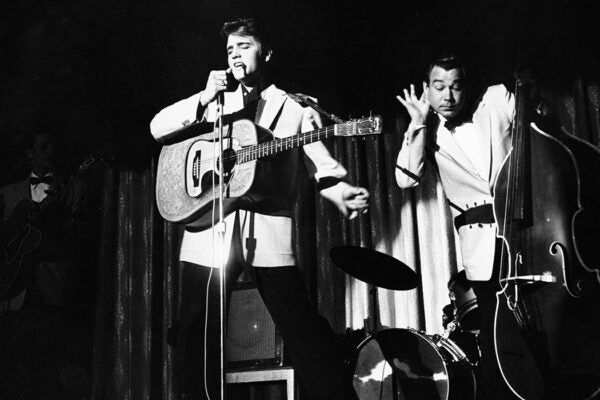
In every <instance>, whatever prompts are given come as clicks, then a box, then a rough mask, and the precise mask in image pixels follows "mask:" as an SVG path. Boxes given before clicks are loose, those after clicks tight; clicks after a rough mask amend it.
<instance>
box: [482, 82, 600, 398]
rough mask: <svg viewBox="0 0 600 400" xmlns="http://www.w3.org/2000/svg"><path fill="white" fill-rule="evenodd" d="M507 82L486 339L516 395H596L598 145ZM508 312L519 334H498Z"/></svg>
mask: <svg viewBox="0 0 600 400" xmlns="http://www.w3.org/2000/svg"><path fill="white" fill-rule="evenodd" d="M530 89H531V88H530V87H529V86H528V85H525V84H521V83H519V82H517V86H516V91H515V103H516V104H515V108H516V110H515V112H516V114H515V121H514V123H513V130H512V149H511V151H510V152H509V153H508V155H507V157H506V159H505V160H504V163H503V165H502V168H501V170H500V172H499V174H498V177H497V181H496V185H495V187H494V214H495V218H496V221H497V223H498V236H499V239H500V243H501V248H500V250H499V251H500V253H499V254H497V257H498V258H499V265H500V277H499V280H500V282H499V283H500V290H499V291H498V292H497V293H496V297H497V307H496V315H495V317H496V320H495V326H494V344H495V350H496V358H497V361H498V366H499V368H500V372H501V374H502V376H503V378H504V380H505V382H506V383H507V385H508V387H509V388H510V389H511V391H512V392H513V393H514V394H515V395H516V396H517V397H518V398H520V399H527V400H531V399H586V398H592V397H593V396H594V395H595V394H597V393H600V349H598V347H599V346H598V340H600V301H599V300H600V284H599V283H600V206H599V204H600V203H599V202H598V199H599V198H600V197H599V195H600V184H599V183H600V178H598V174H599V173H600V151H599V150H598V149H597V148H596V147H594V146H592V145H591V144H588V143H587V142H585V141H583V140H581V139H579V138H577V137H575V136H573V135H571V134H569V133H568V132H567V131H566V130H565V129H564V128H561V127H559V125H558V124H557V122H556V121H554V120H553V119H552V118H551V117H548V116H542V115H540V113H537V112H536V111H535V110H534V108H533V107H532V106H531V105H530V104H529V103H530V96H529V93H530ZM507 316H508V318H513V322H514V323H516V324H517V326H518V329H519V331H520V334H521V335H520V338H519V339H518V340H515V339H514V337H512V338H511V337H508V336H507V335H506V334H505V330H504V329H503V327H504V325H503V324H504V322H503V321H506V319H505V318H507Z"/></svg>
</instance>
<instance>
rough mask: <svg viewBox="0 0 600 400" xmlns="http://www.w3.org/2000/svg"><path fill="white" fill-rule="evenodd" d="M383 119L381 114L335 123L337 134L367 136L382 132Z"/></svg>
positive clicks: (335, 133)
mask: <svg viewBox="0 0 600 400" xmlns="http://www.w3.org/2000/svg"><path fill="white" fill-rule="evenodd" d="M382 125H383V121H382V119H381V116H379V115H371V116H369V117H366V118H358V119H351V120H350V121H347V122H344V123H343V124H336V125H335V132H334V135H335V136H365V135H378V134H380V133H381V129H382Z"/></svg>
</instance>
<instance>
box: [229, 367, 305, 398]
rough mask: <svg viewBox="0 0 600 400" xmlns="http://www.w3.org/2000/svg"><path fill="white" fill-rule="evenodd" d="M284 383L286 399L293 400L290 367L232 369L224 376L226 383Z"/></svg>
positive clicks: (293, 384) (292, 371) (292, 379)
mask: <svg viewBox="0 0 600 400" xmlns="http://www.w3.org/2000/svg"><path fill="white" fill-rule="evenodd" d="M271 381H285V382H286V391H287V399H288V400H294V390H295V387H296V386H295V382H294V368H292V367H270V368H269V367H267V368H247V369H234V370H230V371H229V372H227V374H226V375H225V382H226V383H252V382H271Z"/></svg>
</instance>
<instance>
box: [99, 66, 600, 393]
mask: <svg viewBox="0 0 600 400" xmlns="http://www.w3.org/2000/svg"><path fill="white" fill-rule="evenodd" d="M553 99H554V102H553V106H554V107H555V109H556V112H557V114H558V115H559V117H560V121H561V123H562V124H563V125H564V126H565V128H566V129H567V130H569V131H571V132H572V133H573V134H575V135H576V136H578V137H581V138H583V139H585V140H587V141H589V142H591V143H594V144H596V145H597V144H598V142H599V141H600V90H599V86H598V84H597V83H595V82H594V81H591V80H587V79H586V78H585V77H580V78H578V79H576V80H574V81H573V84H572V87H570V88H569V90H566V91H564V92H563V93H558V94H557V95H555V96H554V97H553ZM391 118H392V123H388V124H387V125H386V129H385V131H384V133H383V134H382V135H379V136H378V137H376V138H365V139H364V140H356V141H353V140H348V139H335V140H334V141H333V142H330V143H329V144H328V146H329V147H330V149H331V151H332V152H333V154H334V155H335V157H336V158H337V159H339V160H340V161H341V162H342V163H343V164H344V165H345V166H346V167H347V169H348V171H349V181H351V182H352V183H354V184H358V185H362V186H365V187H367V188H368V189H369V190H370V192H371V207H370V210H369V213H368V214H366V215H362V216H359V217H357V218H356V219H353V220H347V219H345V218H343V217H342V216H341V215H340V213H339V212H338V211H337V209H335V208H334V207H333V206H332V205H330V204H328V203H327V202H326V201H325V200H323V199H322V198H320V197H319V196H318V195H317V194H316V190H315V187H314V183H313V182H312V181H309V180H308V179H301V180H300V181H299V184H298V200H297V204H296V207H295V218H296V222H297V223H296V225H295V239H296V240H295V249H296V254H297V258H298V265H299V267H300V268H301V269H302V270H303V272H304V277H305V283H306V285H307V287H308V289H309V294H310V296H311V298H312V300H313V301H314V302H315V306H316V307H318V309H319V311H320V312H321V313H322V314H324V315H325V316H326V317H327V318H328V319H329V321H330V322H331V324H332V326H333V327H334V329H335V330H336V331H337V332H340V333H342V332H343V331H344V330H345V328H346V327H350V328H353V329H359V328H362V327H363V324H364V320H365V318H367V317H371V318H373V298H372V296H370V295H369V293H370V289H372V287H370V286H369V285H368V284H367V283H364V282H360V281H358V280H356V279H354V278H351V277H349V276H348V275H346V274H345V273H344V272H343V271H342V270H340V269H338V268H337V267H336V266H334V264H333V263H332V261H331V259H330V257H329V251H330V250H331V248H333V247H334V246H337V245H346V244H348V245H359V246H364V247H370V248H373V249H375V250H378V251H381V252H384V253H386V254H389V255H391V256H393V257H395V258H396V259H398V260H400V261H401V262H403V263H404V264H405V265H406V266H408V267H409V268H410V269H412V270H413V271H415V273H416V274H417V275H418V277H419V280H420V285H419V287H418V288H416V289H412V290H409V291H392V290H387V289H382V288H375V289H377V290H376V292H377V294H378V296H377V303H378V307H377V314H378V319H379V324H378V325H379V329H381V328H382V327H412V328H415V329H424V330H426V331H427V332H428V333H438V332H440V330H441V309H442V307H443V306H444V305H445V304H447V303H448V297H447V296H448V293H447V289H446V283H447V281H448V278H449V277H450V276H451V274H452V273H453V272H454V271H455V269H456V264H457V262H456V257H457V255H456V252H455V244H454V237H453V233H452V225H451V221H450V217H449V216H450V213H449V210H448V208H447V206H446V203H445V197H444V194H443V191H442V189H441V187H440V185H439V182H438V180H437V179H436V177H435V175H432V176H429V178H430V179H427V180H426V181H425V182H424V183H423V184H422V185H421V186H420V187H417V188H414V189H409V190H404V191H402V190H400V189H399V188H398V187H397V185H396V183H395V179H394V168H395V162H396V155H397V152H398V150H399V148H400V144H401V142H402V141H401V132H403V131H404V128H405V125H406V121H405V120H403V119H402V118H400V117H391ZM394 118H395V119H396V121H393V120H394ZM149 149H150V150H148V151H146V152H145V154H142V155H141V156H140V155H139V154H138V158H140V159H141V161H140V162H138V163H137V164H136V166H134V167H132V166H129V165H115V166H113V167H112V168H110V169H108V170H106V172H105V178H104V184H103V186H104V190H103V199H102V203H103V208H102V225H101V229H102V239H101V242H100V243H99V246H100V260H99V275H98V293H97V299H98V303H97V311H96V325H95V345H94V360H93V371H92V377H93V389H92V391H93V393H92V396H91V398H92V399H94V400H112V399H122V400H128V399H132V400H133V399H135V400H138V399H152V400H155V399H165V400H172V399H177V398H178V391H177V385H176V379H175V377H174V376H173V368H172V364H173V351H172V349H171V348H170V347H169V345H168V344H167V342H166V339H167V330H168V328H169V327H170V326H171V325H172V323H173V322H174V321H175V319H176V316H177V306H178V302H179V288H180V282H179V269H178V264H177V253H178V247H179V240H180V234H181V228H180V227H178V226H175V225H172V224H168V223H165V222H163V220H162V219H161V218H160V216H159V215H158V213H157V210H156V206H155V202H154V183H155V168H156V159H157V155H158V151H159V148H158V146H156V145H153V146H149ZM129 150H130V151H132V152H134V151H136V149H133V148H131V149H129ZM131 154H133V153H131ZM365 268H377V266H376V265H367V266H365Z"/></svg>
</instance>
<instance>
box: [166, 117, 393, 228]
mask: <svg viewBox="0 0 600 400" xmlns="http://www.w3.org/2000/svg"><path fill="white" fill-rule="evenodd" d="M381 127H382V120H381V117H379V116H371V117H367V118H361V119H355V120H351V121H348V122H345V123H341V124H335V125H332V126H328V127H324V128H320V129H316V130H314V131H311V132H306V133H301V134H298V135H294V136H289V137H284V138H274V137H273V134H272V133H271V132H270V131H269V130H268V129H265V128H263V127H260V126H258V125H256V124H254V123H253V122H251V121H249V120H246V119H241V120H237V121H234V122H233V123H232V124H230V125H226V126H224V127H223V128H224V135H223V137H224V139H223V149H224V150H223V152H222V154H220V146H219V143H217V141H218V138H217V136H216V134H215V133H214V132H210V133H206V134H203V135H200V136H196V137H192V138H188V139H186V140H182V141H180V142H177V143H173V144H169V145H166V146H163V148H162V151H161V153H160V157H159V160H158V172H157V177H156V202H157V206H158V210H159V212H160V214H161V215H162V217H163V218H164V219H165V220H167V221H169V222H175V223H181V224H186V225H187V226H188V227H190V228H193V229H194V230H202V229H206V228H208V227H210V226H211V225H212V221H213V215H218V214H217V213H218V202H216V201H215V200H214V199H216V198H218V194H219V180H221V179H222V180H223V191H224V193H223V195H224V198H225V199H224V202H223V213H224V214H225V215H227V214H230V213H232V212H234V211H235V210H237V209H240V208H244V209H252V207H256V208H258V209H260V207H261V205H265V204H277V202H278V197H281V196H283V197H285V196H286V195H288V194H289V193H291V192H292V191H293V188H292V187H291V185H292V184H293V179H290V178H289V176H290V175H289V174H286V173H281V172H282V171H283V170H285V169H286V168H287V167H288V166H287V164H289V163H286V162H285V160H284V159H283V158H281V157H278V155H279V154H280V153H283V152H286V151H288V150H292V149H296V148H299V147H300V146H303V145H305V144H310V143H313V142H316V141H319V140H323V139H327V138H331V137H334V136H344V137H354V136H363V135H375V134H379V133H381ZM219 157H221V158H222V160H223V166H224V167H223V172H222V173H221V171H219V168H218V166H219V164H220V163H219ZM278 176H281V177H282V178H283V179H281V180H278V179H276V178H277V177H278ZM285 177H287V179H285ZM213 204H214V207H213ZM213 210H216V211H215V214H213Z"/></svg>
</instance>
